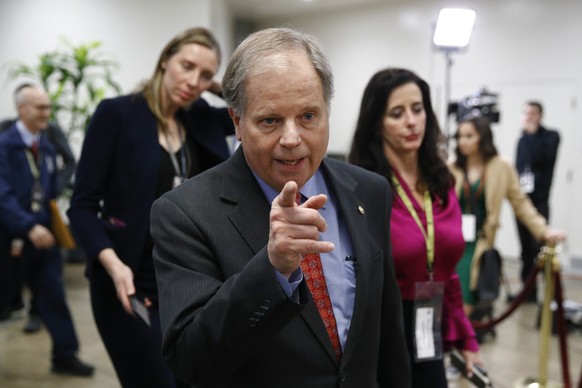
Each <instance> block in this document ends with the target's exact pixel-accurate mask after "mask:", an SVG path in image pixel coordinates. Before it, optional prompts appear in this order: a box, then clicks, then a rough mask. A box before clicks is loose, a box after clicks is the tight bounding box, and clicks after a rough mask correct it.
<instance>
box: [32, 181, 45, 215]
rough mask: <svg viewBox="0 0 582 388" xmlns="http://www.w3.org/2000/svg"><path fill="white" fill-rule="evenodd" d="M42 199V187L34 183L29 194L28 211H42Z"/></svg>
mask: <svg viewBox="0 0 582 388" xmlns="http://www.w3.org/2000/svg"><path fill="white" fill-rule="evenodd" d="M43 199H44V193H43V190H42V186H41V185H40V183H39V182H35V183H34V186H33V187H32V192H31V194H30V210H32V212H33V213H37V212H39V211H41V210H42V203H43Z"/></svg>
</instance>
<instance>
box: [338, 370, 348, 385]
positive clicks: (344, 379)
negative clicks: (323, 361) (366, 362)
mask: <svg viewBox="0 0 582 388" xmlns="http://www.w3.org/2000/svg"><path fill="white" fill-rule="evenodd" d="M338 377H339V381H340V382H341V383H343V382H345V381H346V375H345V374H344V372H343V371H342V372H340V373H339V376H338Z"/></svg>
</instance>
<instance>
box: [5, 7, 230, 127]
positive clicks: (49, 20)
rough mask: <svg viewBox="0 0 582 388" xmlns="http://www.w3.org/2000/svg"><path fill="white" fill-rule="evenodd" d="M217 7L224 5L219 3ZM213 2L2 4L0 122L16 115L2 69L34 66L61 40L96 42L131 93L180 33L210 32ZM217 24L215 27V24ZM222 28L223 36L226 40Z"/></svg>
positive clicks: (8, 84) (118, 78)
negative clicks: (196, 29) (193, 29)
mask: <svg viewBox="0 0 582 388" xmlns="http://www.w3.org/2000/svg"><path fill="white" fill-rule="evenodd" d="M218 3H222V1H219V2H218ZM211 7H212V1H211V0H171V1H157V0H99V1H95V0H51V1H45V0H3V1H1V2H0V47H1V49H0V66H1V67H0V86H1V91H2V92H1V93H0V118H2V117H6V116H13V115H14V114H15V111H14V108H13V104H12V90H13V89H14V87H15V86H16V84H17V82H16V83H15V82H8V81H7V77H6V66H7V65H8V64H9V63H11V62H12V61H15V60H18V61H24V62H26V63H28V64H36V63H37V57H38V55H39V54H40V53H42V52H45V51H48V50H53V49H55V48H56V47H57V45H58V44H59V43H60V40H59V38H60V37H61V36H64V37H66V38H67V39H69V40H70V41H71V42H72V43H73V44H80V43H87V42H89V41H94V40H98V41H101V42H102V43H103V45H102V50H103V51H104V52H107V53H111V56H112V57H113V58H114V59H115V60H116V61H117V62H118V63H119V64H120V68H119V71H118V72H117V73H116V74H115V79H116V80H117V81H118V82H119V83H120V84H121V86H122V89H123V92H129V91H131V90H133V89H134V88H135V87H136V86H137V85H138V84H139V83H140V82H141V81H143V80H144V79H146V78H148V77H149V76H150V75H151V73H152V72H153V70H154V66H155V64H156V61H157V58H158V56H159V53H160V51H161V50H162V48H163V47H164V45H165V44H166V43H167V42H168V41H169V40H170V39H171V38H172V37H173V36H174V35H175V34H177V33H178V32H180V31H181V30H183V29H185V28H188V27H193V26H203V27H211V23H212V22H213V20H212V18H211ZM216 23H218V21H216ZM223 31H227V30H225V29H224V26H221V33H222V35H223V36H224V35H226V34H228V32H223Z"/></svg>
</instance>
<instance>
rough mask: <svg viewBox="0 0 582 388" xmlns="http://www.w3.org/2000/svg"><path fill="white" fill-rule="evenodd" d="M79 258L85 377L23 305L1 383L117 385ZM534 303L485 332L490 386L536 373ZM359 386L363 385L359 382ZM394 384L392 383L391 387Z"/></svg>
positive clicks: (71, 276)
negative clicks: (54, 363) (66, 362)
mask: <svg viewBox="0 0 582 388" xmlns="http://www.w3.org/2000/svg"><path fill="white" fill-rule="evenodd" d="M505 268H506V274H507V276H508V278H509V282H510V286H511V288H512V290H514V291H516V290H517V289H518V288H519V285H518V284H519V283H518V281H517V278H516V275H515V274H516V273H517V270H518V264H517V262H514V261H510V260H509V261H508V260H506V263H505ZM83 270H84V266H83V265H82V264H81V265H79V264H66V265H65V283H66V286H67V297H68V300H69V304H70V307H71V309H72V313H73V316H74V320H75V324H76V328H77V331H78V335H79V337H80V339H81V352H80V357H81V358H82V359H83V360H85V361H87V362H89V363H91V364H93V365H95V368H96V372H95V375H94V376H93V377H91V378H78V377H63V376H59V375H54V374H52V373H50V371H49V369H50V362H49V357H50V351H49V349H50V340H49V337H48V335H47V333H46V331H45V330H44V329H43V330H42V331H40V332H38V333H35V334H23V333H22V331H21V329H22V326H23V324H24V322H25V314H24V311H21V312H18V313H16V314H15V315H14V316H13V317H12V318H11V319H10V320H8V321H4V322H1V323H0V387H2V388H57V387H58V388H73V387H75V388H77V387H83V388H114V387H119V383H118V382H117V379H116V376H115V372H114V371H113V367H112V365H111V362H110V361H109V358H108V357H107V354H106V352H105V349H104V347H103V345H102V343H101V341H100V338H99V335H98V333H97V330H96V328H95V325H94V323H93V317H92V314H91V309H90V306H89V295H88V290H87V281H86V279H85V278H84V277H83ZM562 279H563V283H564V293H565V298H566V299H570V300H574V301H577V302H582V277H581V276H579V275H576V274H567V273H565V274H563V275H562ZM505 307H506V304H505V295H502V296H501V297H500V298H499V300H498V304H497V306H496V312H497V313H500V312H502V311H503V310H504V309H505ZM537 311H538V308H537V306H536V305H535V304H524V305H522V306H520V307H519V308H518V309H517V311H516V312H514V313H513V314H512V315H511V316H510V317H509V318H508V319H507V320H505V321H503V322H502V323H501V324H499V325H498V326H497V327H496V331H497V337H496V338H495V339H492V338H489V339H488V340H487V341H486V342H485V343H484V344H483V345H482V348H481V357H482V359H483V361H484V363H485V366H486V369H487V370H488V371H489V375H490V377H491V379H492V381H493V383H494V386H495V387H501V388H503V387H507V388H511V387H514V384H515V383H516V382H517V381H519V380H520V379H522V378H524V377H533V378H537V376H538V366H539V355H538V354H539V350H538V349H539V339H540V338H539V331H538V330H537V329H536V327H535V321H536V314H537ZM550 341H551V346H550V349H551V350H550V360H549V362H548V377H549V380H550V381H553V382H561V381H562V378H561V369H560V357H559V352H558V345H557V338H556V337H555V336H553V337H552V338H551V340H550ZM568 349H569V359H570V375H571V381H572V386H573V387H576V386H577V384H578V378H579V376H580V368H581V366H582V331H581V330H579V329H578V330H573V331H571V332H570V333H569V335H568ZM449 385H450V387H451V388H467V387H471V384H470V383H468V382H467V381H466V380H464V379H463V378H459V379H458V380H454V381H451V382H450V384H449ZM362 388H365V387H362ZM395 388H396V387H395Z"/></svg>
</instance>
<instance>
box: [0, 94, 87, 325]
mask: <svg viewBox="0 0 582 388" xmlns="http://www.w3.org/2000/svg"><path fill="white" fill-rule="evenodd" d="M33 86H34V85H32V84H30V83H23V84H21V85H19V86H18V87H17V88H16V89H15V90H14V97H15V98H16V96H17V95H18V94H19V93H20V91H21V90H23V89H25V88H30V87H33ZM16 120H17V119H7V120H4V121H2V122H0V132H1V131H3V130H6V129H8V128H10V127H11V126H12V125H14V123H15V122H16ZM45 133H46V136H47V139H48V141H49V142H50V143H51V144H52V145H53V147H54V148H55V152H56V155H57V157H59V158H60V163H57V178H56V188H55V191H56V195H57V196H59V195H60V194H61V193H62V192H63V190H64V189H65V188H66V187H68V186H69V185H70V184H71V178H72V176H73V173H74V172H75V165H76V161H75V156H74V155H73V152H72V151H71V147H70V146H69V141H68V140H67V137H66V136H65V134H64V133H63V130H62V129H61V128H60V127H59V126H58V125H57V124H55V123H51V122H49V124H48V126H47V128H46V131H45ZM77 256H78V255H77ZM80 259H83V257H78V258H77V259H74V258H73V257H72V256H69V260H70V261H75V262H79V261H84V260H80ZM14 280H16V279H12V281H14ZM10 304H11V306H10V307H9V309H8V310H6V311H5V312H4V316H5V317H9V315H10V312H11V311H10V310H19V309H21V308H22V307H23V306H24V303H23V301H22V296H21V295H20V294H17V295H15V299H14V300H13V301H12V302H11V303H10ZM1 318H2V317H0V319H1ZM40 329H41V321H40V317H39V316H38V309H37V308H36V302H35V301H34V300H31V303H30V309H29V313H28V321H27V322H26V324H25V325H24V328H23V331H24V332H25V333H35V332H37V331H39V330H40Z"/></svg>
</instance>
